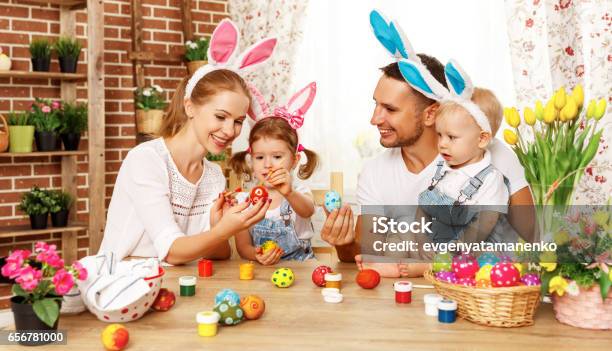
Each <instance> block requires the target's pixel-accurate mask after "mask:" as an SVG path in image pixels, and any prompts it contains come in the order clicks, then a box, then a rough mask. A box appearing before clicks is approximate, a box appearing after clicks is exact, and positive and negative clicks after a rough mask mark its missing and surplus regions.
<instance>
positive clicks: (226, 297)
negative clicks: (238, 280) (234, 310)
mask: <svg viewBox="0 0 612 351" xmlns="http://www.w3.org/2000/svg"><path fill="white" fill-rule="evenodd" d="M222 301H231V302H233V303H234V304H236V305H238V304H240V295H238V293H237V292H235V291H234V290H232V289H223V290H221V291H219V292H218V293H217V295H216V296H215V305H216V304H218V303H220V302H222Z"/></svg>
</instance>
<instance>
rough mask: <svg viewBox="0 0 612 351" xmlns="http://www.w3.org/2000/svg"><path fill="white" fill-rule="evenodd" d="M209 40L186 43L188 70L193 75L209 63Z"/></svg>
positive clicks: (202, 39)
mask: <svg viewBox="0 0 612 351" xmlns="http://www.w3.org/2000/svg"><path fill="white" fill-rule="evenodd" d="M209 42H210V40H209V39H208V38H204V37H202V38H200V39H194V40H193V41H192V40H188V41H187V42H186V43H185V59H186V60H187V70H188V71H189V74H193V73H194V72H195V71H196V70H197V69H198V68H200V67H202V66H204V65H205V64H207V63H208V61H207V60H208V45H209Z"/></svg>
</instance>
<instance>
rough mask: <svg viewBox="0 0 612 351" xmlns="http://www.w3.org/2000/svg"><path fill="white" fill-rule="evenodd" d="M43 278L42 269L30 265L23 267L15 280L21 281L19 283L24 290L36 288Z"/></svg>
mask: <svg viewBox="0 0 612 351" xmlns="http://www.w3.org/2000/svg"><path fill="white" fill-rule="evenodd" d="M41 279H42V272H41V271H39V270H38V269H34V268H32V267H30V266H26V267H24V268H22V269H21V271H20V272H19V277H17V279H15V281H16V282H17V283H19V285H21V287H22V288H23V290H25V291H32V290H34V289H36V287H37V286H38V283H40V280H41Z"/></svg>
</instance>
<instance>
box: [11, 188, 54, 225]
mask: <svg viewBox="0 0 612 351" xmlns="http://www.w3.org/2000/svg"><path fill="white" fill-rule="evenodd" d="M50 205H51V198H50V196H49V193H48V192H47V191H45V190H42V189H40V188H38V187H37V186H35V187H33V188H32V189H31V190H30V191H29V192H27V193H24V194H23V196H22V197H21V203H20V204H19V206H18V207H17V208H18V209H19V210H20V211H23V212H25V213H26V214H27V215H28V216H30V226H31V227H32V229H45V228H47V218H48V214H49V207H50Z"/></svg>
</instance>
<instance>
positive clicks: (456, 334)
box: [2, 261, 612, 351]
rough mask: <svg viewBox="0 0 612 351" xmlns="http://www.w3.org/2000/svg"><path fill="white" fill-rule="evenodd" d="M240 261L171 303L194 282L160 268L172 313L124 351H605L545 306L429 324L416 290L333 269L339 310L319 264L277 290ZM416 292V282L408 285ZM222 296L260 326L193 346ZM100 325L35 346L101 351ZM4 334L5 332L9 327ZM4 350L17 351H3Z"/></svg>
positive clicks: (151, 320) (189, 271)
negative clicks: (246, 302)
mask: <svg viewBox="0 0 612 351" xmlns="http://www.w3.org/2000/svg"><path fill="white" fill-rule="evenodd" d="M239 263H241V262H239V261H225V262H215V263H214V275H213V276H212V277H210V278H198V284H197V291H196V296H194V297H181V296H179V294H178V277H179V276H182V275H196V276H197V269H196V266H195V265H188V266H181V267H167V270H166V275H165V278H164V281H163V284H162V286H163V287H165V288H168V289H170V290H172V291H173V292H174V293H175V294H176V296H177V301H176V305H175V306H174V307H173V308H172V309H171V310H169V311H167V312H153V311H151V312H149V313H148V314H146V315H145V316H144V317H143V318H141V319H139V320H137V321H134V322H130V323H127V324H125V326H126V327H127V328H128V330H129V333H130V342H129V344H128V348H127V350H170V349H172V350H185V351H187V350H195V349H198V350H202V349H208V350H280V349H283V350H315V349H316V350H349V349H350V350H374V349H376V350H382V349H388V350H399V349H410V350H418V349H428V350H450V349H452V350H457V349H469V350H493V349H495V350H498V349H503V350H506V349H507V350H521V351H523V350H541V349H548V350H554V351H558V350H605V349H608V350H609V347H610V345H612V332H610V331H590V330H583V329H578V328H573V327H570V326H566V325H564V324H560V323H559V322H557V321H556V320H555V318H554V316H553V311H552V306H551V305H550V304H542V305H541V306H540V307H539V309H538V311H537V314H536V322H535V325H534V326H530V327H522V328H494V327H483V326H479V325H476V324H473V323H470V322H467V321H465V320H462V319H458V320H457V322H456V323H453V324H441V323H438V321H437V319H436V318H435V317H429V316H427V315H425V312H424V306H423V295H424V294H426V293H431V292H433V290H430V289H415V290H414V291H413V295H412V303H411V304H408V305H396V304H395V301H394V292H393V282H394V281H395V279H383V280H382V281H381V283H380V285H379V286H378V287H377V288H376V289H373V290H365V289H362V288H360V287H359V286H358V285H357V284H356V283H355V275H356V268H355V266H354V265H352V264H344V263H340V264H338V265H337V266H336V267H332V268H334V269H335V270H336V271H338V272H341V273H342V275H343V282H342V284H343V288H342V294H343V295H344V301H343V302H342V303H340V304H328V303H325V302H323V298H322V296H321V290H320V288H318V287H316V286H314V284H313V283H312V281H311V278H310V276H311V273H312V270H313V269H314V267H316V266H317V265H318V264H320V263H318V262H316V261H312V262H305V263H298V262H282V264H281V265H279V267H281V266H283V267H290V268H291V269H292V270H293V271H294V273H295V275H296V282H295V284H294V285H293V286H291V287H290V288H285V289H281V288H277V287H275V286H274V285H272V283H271V282H270V280H269V279H270V276H271V274H272V272H273V271H274V269H275V268H274V267H262V266H259V265H256V268H255V279H254V280H239V279H238V265H239ZM411 281H412V282H413V283H415V284H426V282H425V280H424V279H422V278H420V279H411ZM223 288H231V289H234V290H235V291H236V292H238V293H239V294H240V295H241V296H242V295H247V294H256V295H259V296H261V297H262V298H263V299H264V300H265V303H266V311H265V313H264V315H263V316H262V318H261V319H259V320H255V321H244V322H242V323H240V324H239V325H236V326H232V327H220V328H219V333H218V334H217V336H215V337H212V338H205V337H199V336H198V334H197V330H196V328H197V325H196V322H195V314H196V312H199V311H204V310H211V309H212V307H213V304H214V302H213V301H214V296H215V294H216V293H217V292H218V291H219V290H221V289H223ZM106 325H108V324H107V323H104V322H101V321H99V320H97V319H96V318H95V317H94V316H93V315H92V314H90V313H87V312H84V313H81V314H79V315H72V316H67V315H63V316H61V319H60V325H59V328H60V329H62V330H66V331H67V332H68V335H67V340H68V345H52V346H39V347H36V350H45V349H49V350H68V349H70V350H102V349H103V347H102V343H101V342H100V333H101V332H102V330H103V329H104V327H105V326H106ZM10 329H13V328H12V327H11V328H10ZM2 348H3V350H9V349H14V350H17V349H20V350H23V349H24V347H22V346H11V347H6V346H3V347H2Z"/></svg>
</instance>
